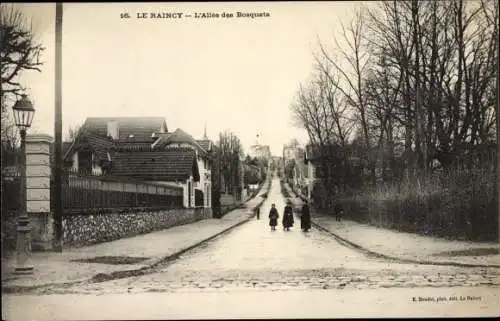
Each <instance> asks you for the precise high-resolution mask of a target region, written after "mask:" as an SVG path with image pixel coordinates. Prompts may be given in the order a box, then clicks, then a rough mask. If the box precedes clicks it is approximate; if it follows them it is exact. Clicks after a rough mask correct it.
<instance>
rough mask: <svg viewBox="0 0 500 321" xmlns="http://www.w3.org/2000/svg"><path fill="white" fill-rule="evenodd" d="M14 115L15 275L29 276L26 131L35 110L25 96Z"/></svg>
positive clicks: (13, 109) (14, 108)
mask: <svg viewBox="0 0 500 321" xmlns="http://www.w3.org/2000/svg"><path fill="white" fill-rule="evenodd" d="M12 111H13V113H14V122H15V124H16V126H17V127H18V128H19V132H20V134H21V157H20V164H19V165H20V172H21V184H20V192H21V193H20V209H19V213H18V218H17V240H16V255H17V266H16V269H15V273H17V274H31V273H32V272H33V266H30V265H28V264H27V261H28V258H29V256H30V254H31V240H30V232H31V227H30V226H29V222H30V220H29V217H28V213H27V211H26V130H27V129H28V128H29V127H30V126H31V122H32V121H33V116H34V115H35V108H33V104H32V103H31V101H30V100H29V99H28V97H27V96H26V95H22V98H21V99H20V100H18V101H17V102H16V103H15V104H14V106H13V107H12Z"/></svg>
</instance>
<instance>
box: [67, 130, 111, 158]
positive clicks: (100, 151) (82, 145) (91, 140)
mask: <svg viewBox="0 0 500 321" xmlns="http://www.w3.org/2000/svg"><path fill="white" fill-rule="evenodd" d="M114 145H115V144H114V143H113V141H112V140H110V139H109V138H103V137H99V136H96V135H93V134H89V133H86V132H83V131H80V132H79V134H78V136H76V139H75V141H74V142H73V143H72V144H71V146H70V147H69V148H67V150H66V153H65V154H63V158H64V159H67V158H68V157H69V156H70V155H71V154H72V151H74V150H80V149H89V150H91V151H93V152H94V153H95V154H96V155H97V158H98V159H100V160H107V158H108V156H107V155H108V152H109V151H110V150H111V149H112V148H113V147H114Z"/></svg>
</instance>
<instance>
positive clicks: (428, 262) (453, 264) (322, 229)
mask: <svg viewBox="0 0 500 321" xmlns="http://www.w3.org/2000/svg"><path fill="white" fill-rule="evenodd" d="M311 223H312V225H314V226H315V227H316V228H317V229H319V230H321V231H323V232H326V233H328V234H330V235H332V236H333V237H334V238H335V239H336V240H337V241H339V243H341V244H343V245H347V246H349V247H353V248H355V249H357V250H359V251H361V252H364V253H365V254H368V255H370V256H373V257H377V258H382V259H386V260H391V261H397V262H401V263H413V264H421V265H443V266H457V267H470V268H500V265H496V264H488V265H485V264H469V263H457V262H437V261H425V260H414V259H408V258H401V257H399V258H398V257H394V256H390V255H386V254H381V253H377V252H373V251H371V250H368V249H367V248H364V247H362V246H361V245H358V244H356V243H353V242H351V241H349V240H347V239H345V238H343V237H340V236H338V235H337V234H335V233H333V232H332V231H330V230H329V229H327V228H325V227H323V226H321V225H319V224H318V223H315V222H311Z"/></svg>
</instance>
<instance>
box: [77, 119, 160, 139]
mask: <svg viewBox="0 0 500 321" xmlns="http://www.w3.org/2000/svg"><path fill="white" fill-rule="evenodd" d="M111 121H116V122H117V124H118V136H119V137H118V140H120V141H124V142H132V143H133V142H149V143H152V142H153V141H152V140H153V138H152V134H153V133H156V132H161V131H162V127H163V130H164V131H168V130H167V123H166V121H165V118H163V117H89V118H87V119H86V120H85V123H84V124H83V126H82V129H84V130H86V131H88V132H89V133H92V134H94V135H97V136H101V137H106V136H107V135H108V129H107V126H108V122H111Z"/></svg>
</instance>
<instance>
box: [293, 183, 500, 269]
mask: <svg viewBox="0 0 500 321" xmlns="http://www.w3.org/2000/svg"><path fill="white" fill-rule="evenodd" d="M286 188H287V189H288V191H289V193H290V195H295V194H294V193H293V192H292V190H291V189H290V187H289V186H288V185H286ZM290 200H291V201H292V203H294V204H295V205H296V206H299V207H300V206H301V205H302V200H301V199H300V198H299V197H293V196H292V197H290ZM311 216H312V220H313V224H314V223H315V224H316V225H317V226H318V227H319V228H321V229H324V230H326V231H328V232H330V233H331V234H333V235H335V236H336V237H337V238H338V239H340V241H343V242H345V243H347V244H348V245H351V246H353V247H356V248H359V249H361V250H363V251H365V252H371V254H375V255H377V256H383V257H386V258H391V259H397V260H403V261H408V262H414V263H421V264H436V265H454V266H471V267H472V266H478V267H499V268H500V255H499V254H500V244H498V243H474V242H465V241H450V240H446V239H442V238H437V237H431V236H422V235H418V234H414V233H406V232H399V231H395V230H389V229H383V228H379V227H375V226H372V225H368V224H361V223H358V222H354V221H350V220H342V221H340V222H337V221H335V218H334V217H332V216H328V215H322V214H320V213H317V212H315V211H314V209H312V210H311Z"/></svg>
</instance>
